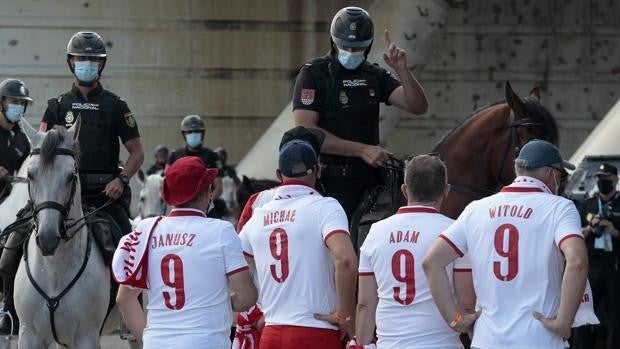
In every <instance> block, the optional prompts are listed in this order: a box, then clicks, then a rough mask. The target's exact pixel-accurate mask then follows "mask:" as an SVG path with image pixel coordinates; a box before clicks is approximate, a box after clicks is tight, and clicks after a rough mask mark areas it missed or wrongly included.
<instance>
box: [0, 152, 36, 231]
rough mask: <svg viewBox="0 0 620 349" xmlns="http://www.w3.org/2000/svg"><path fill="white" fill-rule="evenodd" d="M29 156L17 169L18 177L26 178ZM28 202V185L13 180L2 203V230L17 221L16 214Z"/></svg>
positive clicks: (0, 218) (0, 216) (0, 213)
mask: <svg viewBox="0 0 620 349" xmlns="http://www.w3.org/2000/svg"><path fill="white" fill-rule="evenodd" d="M31 160H32V159H31V158H30V157H28V158H26V160H25V161H24V163H23V164H22V166H21V167H20V168H19V170H18V171H17V177H18V178H26V171H27V170H28V166H29V164H30V162H31ZM27 202H28V185H27V184H26V183H24V182H19V181H16V182H13V188H12V189H11V193H10V194H9V196H8V197H7V198H6V199H5V200H4V201H3V202H2V204H0V231H1V230H3V229H4V228H6V227H7V226H8V225H9V224H11V223H13V222H15V215H16V214H17V212H18V211H19V210H21V209H22V208H23V207H24V206H26V203H27Z"/></svg>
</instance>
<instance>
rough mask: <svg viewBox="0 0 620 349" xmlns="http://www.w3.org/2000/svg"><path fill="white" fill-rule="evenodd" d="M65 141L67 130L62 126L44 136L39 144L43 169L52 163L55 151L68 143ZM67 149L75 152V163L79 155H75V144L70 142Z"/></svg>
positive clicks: (55, 127)
mask: <svg viewBox="0 0 620 349" xmlns="http://www.w3.org/2000/svg"><path fill="white" fill-rule="evenodd" d="M67 141H68V139H67V129H66V128H64V127H62V126H54V128H52V129H51V130H49V131H48V132H47V133H46V134H45V137H44V138H43V142H42V143H41V158H40V161H41V165H42V166H43V168H45V167H48V166H50V165H51V164H52V162H54V158H55V157H56V149H57V148H60V147H62V145H63V144H66V143H68V142H67ZM69 149H70V150H72V151H74V152H76V156H75V159H76V161H77V159H78V158H79V154H77V151H78V147H77V142H72V143H71V145H70V146H69Z"/></svg>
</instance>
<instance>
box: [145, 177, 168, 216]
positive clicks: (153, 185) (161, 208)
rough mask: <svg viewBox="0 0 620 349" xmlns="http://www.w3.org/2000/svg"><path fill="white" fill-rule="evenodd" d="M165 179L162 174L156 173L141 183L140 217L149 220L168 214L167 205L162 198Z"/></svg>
mask: <svg viewBox="0 0 620 349" xmlns="http://www.w3.org/2000/svg"><path fill="white" fill-rule="evenodd" d="M163 182H164V177H163V176H162V175H161V173H154V174H152V175H150V176H148V177H146V178H144V179H143V180H141V181H140V183H141V184H142V189H140V203H139V204H138V205H139V208H140V217H142V218H148V217H155V216H159V215H163V214H166V204H165V203H164V200H163V199H162V198H161V186H162V184H163Z"/></svg>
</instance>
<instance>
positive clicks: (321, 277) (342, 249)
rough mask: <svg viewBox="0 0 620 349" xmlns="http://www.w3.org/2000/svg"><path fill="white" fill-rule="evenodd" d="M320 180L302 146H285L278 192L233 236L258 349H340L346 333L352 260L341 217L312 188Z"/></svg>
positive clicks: (340, 211) (337, 209) (312, 158)
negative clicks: (257, 328)
mask: <svg viewBox="0 0 620 349" xmlns="http://www.w3.org/2000/svg"><path fill="white" fill-rule="evenodd" d="M319 173H320V172H319V166H318V159H317V154H316V153H315V152H314V150H313V148H312V146H311V145H310V144H309V143H308V142H305V141H300V140H293V141H290V142H288V143H286V144H285V145H284V146H283V147H282V148H281V150H280V155H279V168H278V170H277V172H276V174H277V176H278V178H280V179H281V180H282V182H283V183H282V185H281V186H280V187H278V188H277V189H276V191H275V195H274V197H273V200H271V201H269V202H267V203H265V204H264V205H262V206H261V207H256V208H255V209H254V212H253V213H252V218H251V219H250V220H249V221H248V222H247V224H245V226H244V227H243V229H242V230H241V232H240V234H239V237H240V238H241V244H242V247H243V251H244V253H245V255H246V256H247V257H248V262H249V263H250V264H251V265H253V266H254V267H255V269H256V273H257V279H258V286H259V304H260V305H261V307H262V309H263V312H264V313H265V323H266V326H265V328H264V330H263V333H262V336H261V339H260V347H261V348H270V349H294V348H311V347H316V346H320V347H321V348H322V349H332V348H333V349H341V348H342V346H343V344H342V342H341V338H340V333H339V331H338V329H340V330H342V331H344V332H347V333H348V334H350V335H351V336H352V334H353V326H352V321H351V315H352V312H353V301H354V298H355V297H354V290H355V271H356V268H357V261H356V259H357V258H356V256H355V251H354V250H353V245H352V244H351V239H350V237H349V234H348V222H347V218H346V215H345V213H344V210H343V209H342V207H341V206H340V204H338V202H337V201H336V200H335V199H333V198H326V197H322V196H321V195H320V194H319V193H318V192H317V191H316V190H315V189H314V185H315V182H316V179H317V176H318V175H319ZM321 314H323V315H321ZM324 314H329V315H324Z"/></svg>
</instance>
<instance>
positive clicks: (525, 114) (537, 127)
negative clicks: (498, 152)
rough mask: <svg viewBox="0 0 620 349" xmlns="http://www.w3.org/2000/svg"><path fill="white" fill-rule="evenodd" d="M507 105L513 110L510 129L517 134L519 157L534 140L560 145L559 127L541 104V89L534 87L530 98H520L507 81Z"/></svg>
mask: <svg viewBox="0 0 620 349" xmlns="http://www.w3.org/2000/svg"><path fill="white" fill-rule="evenodd" d="M505 92H506V104H508V106H509V107H510V109H511V110H512V117H511V123H510V127H511V128H513V129H514V130H515V132H516V136H517V137H516V138H517V139H516V142H515V143H517V144H514V146H515V148H516V150H517V152H516V154H515V156H517V155H518V152H519V150H520V149H521V148H522V147H523V146H524V145H525V143H527V142H529V141H531V140H533V139H544V140H546V141H549V142H551V143H553V144H555V145H558V143H559V140H560V137H559V133H558V125H557V123H556V121H555V119H554V118H553V115H551V113H550V112H549V111H548V110H547V109H546V108H545V107H543V106H542V104H540V89H539V88H538V87H534V88H533V89H532V91H531V92H530V94H529V96H527V97H525V98H521V97H519V95H517V93H516V92H514V90H513V89H512V86H510V83H509V82H508V81H506V91H505Z"/></svg>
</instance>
